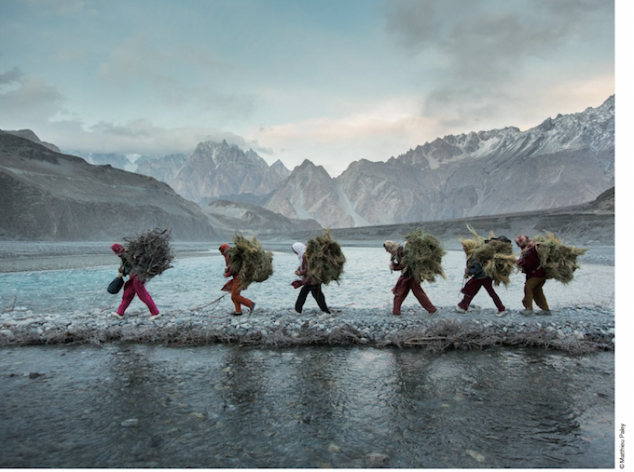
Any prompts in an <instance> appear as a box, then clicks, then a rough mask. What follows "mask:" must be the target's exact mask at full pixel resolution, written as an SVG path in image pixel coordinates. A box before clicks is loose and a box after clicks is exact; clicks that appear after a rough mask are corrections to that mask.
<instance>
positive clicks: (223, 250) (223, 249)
mask: <svg viewBox="0 0 634 472" xmlns="http://www.w3.org/2000/svg"><path fill="white" fill-rule="evenodd" d="M229 249H231V246H229V245H228V244H222V245H220V247H219V248H218V250H219V251H220V254H222V255H223V256H226V255H227V251H228V250H229Z"/></svg>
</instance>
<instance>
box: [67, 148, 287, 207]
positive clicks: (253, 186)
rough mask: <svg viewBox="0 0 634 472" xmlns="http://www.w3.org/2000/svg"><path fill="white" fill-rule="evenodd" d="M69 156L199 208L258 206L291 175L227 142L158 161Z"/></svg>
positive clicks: (119, 156) (120, 156) (121, 156)
mask: <svg viewBox="0 0 634 472" xmlns="http://www.w3.org/2000/svg"><path fill="white" fill-rule="evenodd" d="M72 154H74V155H78V156H80V157H83V158H84V159H86V161H88V162H90V163H91V164H97V165H103V164H110V165H112V166H113V167H117V168H119V169H124V170H128V171H130V172H136V173H138V174H143V175H149V176H150V177H154V178H155V179H158V180H160V181H162V182H165V183H166V184H168V185H169V186H170V187H172V188H173V189H174V190H176V192H178V193H179V194H180V195H181V196H183V197H185V198H187V199H188V200H191V201H193V202H196V203H198V204H199V205H200V206H201V207H204V206H205V205H207V204H208V203H209V202H212V201H214V200H219V199H223V198H226V199H229V200H238V201H246V202H247V203H252V204H253V203H261V202H262V201H263V200H265V199H266V196H268V195H269V194H270V193H271V192H273V191H274V190H275V188H277V185H278V184H279V183H280V182H281V181H283V180H284V179H285V178H286V177H288V176H289V175H290V173H291V172H290V171H289V170H288V169H287V168H286V167H285V166H284V164H283V163H282V162H281V161H280V160H277V161H276V162H275V163H273V164H272V165H270V166H269V165H268V164H267V162H266V161H265V160H264V159H263V158H262V157H260V156H259V155H258V154H257V153H256V152H255V151H253V150H252V149H249V150H248V151H243V150H242V149H240V148H239V147H238V146H236V145H233V144H228V143H227V142H226V141H222V142H220V143H218V142H214V141H203V142H201V143H199V144H198V146H196V149H195V150H194V151H193V152H192V153H190V154H187V153H176V154H168V155H166V156H163V157H160V158H150V157H148V156H140V157H138V158H137V159H135V160H134V162H132V160H131V159H130V158H129V157H127V156H126V155H124V154H117V153H110V154H100V153H86V152H72Z"/></svg>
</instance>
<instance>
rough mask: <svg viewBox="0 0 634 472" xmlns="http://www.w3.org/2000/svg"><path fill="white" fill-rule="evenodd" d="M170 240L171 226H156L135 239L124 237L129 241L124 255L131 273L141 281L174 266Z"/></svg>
mask: <svg viewBox="0 0 634 472" xmlns="http://www.w3.org/2000/svg"><path fill="white" fill-rule="evenodd" d="M170 240H171V233H170V230H169V228H167V229H164V230H161V229H158V228H154V229H153V230H151V231H147V232H145V233H143V234H141V235H138V236H136V238H134V239H133V238H124V241H125V242H126V243H127V244H126V252H125V255H124V257H125V258H126V260H127V262H128V264H129V265H130V268H131V270H130V273H131V274H135V275H136V276H137V278H138V279H139V280H141V281H147V280H150V279H151V278H153V277H156V276H157V275H161V274H162V273H163V272H165V271H166V270H167V269H169V268H171V267H173V266H172V260H173V259H174V255H173V253H172V247H171V245H170Z"/></svg>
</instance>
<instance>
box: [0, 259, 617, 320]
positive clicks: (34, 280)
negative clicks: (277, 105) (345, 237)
mask: <svg viewBox="0 0 634 472" xmlns="http://www.w3.org/2000/svg"><path fill="white" fill-rule="evenodd" d="M344 253H345V255H346V258H347V262H346V266H345V273H344V276H343V278H342V280H341V284H340V285H337V284H334V283H333V284H330V285H329V286H325V287H324V293H325V295H326V298H327V301H328V304H329V306H331V307H333V308H342V307H347V306H352V307H355V308H378V309H383V310H385V311H386V312H387V313H389V310H390V309H391V306H392V293H391V289H392V287H393V286H394V284H395V283H396V280H397V278H398V273H397V272H390V270H389V269H388V268H387V266H388V263H389V256H388V254H387V253H386V252H385V251H384V250H383V248H381V247H379V248H359V247H344ZM216 254H217V251H216V250H214V251H212V252H211V253H210V255H209V256H208V257H197V258H192V259H178V260H176V261H175V262H174V268H173V269H170V270H168V271H167V272H165V273H164V274H163V275H161V276H160V277H156V278H155V279H153V280H152V281H150V282H149V283H148V290H149V292H150V293H151V295H152V297H153V298H154V301H155V302H156V304H157V306H158V307H159V309H160V310H161V311H163V312H164V313H169V311H170V310H179V309H193V308H196V307H199V306H202V305H205V304H208V303H209V302H211V301H213V300H214V299H216V298H217V297H219V296H220V295H222V292H220V288H221V287H222V286H223V285H224V283H225V282H226V279H224V278H223V276H222V273H223V269H224V260H223V258H221V257H220V256H216ZM274 254H275V256H274V259H273V263H274V269H275V272H274V274H273V276H272V277H271V278H270V279H269V280H267V281H266V282H264V283H259V284H258V283H256V284H252V285H251V286H250V287H249V289H248V290H247V291H245V292H244V295H245V296H247V297H248V298H251V299H253V300H255V301H257V303H258V306H259V307H261V308H272V309H277V308H291V307H293V306H294V304H295V299H296V298H297V291H296V290H294V289H293V288H292V287H291V286H290V283H291V282H292V281H293V280H294V279H295V278H296V277H295V275H294V271H295V269H296V267H297V257H296V256H295V255H293V254H292V253H291V251H290V248H289V251H288V252H275V253H274ZM464 264H465V257H464V254H463V253H462V252H458V251H448V253H447V255H446V256H445V258H444V259H443V267H444V268H445V272H446V273H447V277H448V280H446V281H445V280H443V279H442V278H440V280H438V281H437V282H435V283H433V284H429V283H424V284H423V287H424V289H425V291H426V292H427V294H428V295H429V297H430V299H431V300H432V302H433V303H434V304H435V305H437V306H440V307H442V306H453V305H456V304H457V303H458V302H459V301H460V298H461V296H460V289H461V288H462V285H463V283H464V279H463V272H464ZM117 268H118V263H117V258H116V257H115V256H114V255H113V258H112V265H111V266H109V267H93V268H86V269H69V270H53V271H42V272H19V273H5V274H0V307H7V306H12V305H13V304H14V303H15V304H16V305H17V306H18V307H24V308H25V309H31V310H33V311H35V312H45V313H51V312H52V313H65V312H73V311H75V310H79V311H84V312H86V311H88V312H91V311H93V310H94V311H96V312H99V311H102V310H114V309H116V307H117V306H118V305H119V303H120V301H121V296H120V294H119V295H110V294H108V293H107V292H106V287H107V285H108V283H109V282H110V281H111V280H112V279H113V278H114V277H115V276H116V274H117ZM523 284H524V275H523V274H519V273H517V274H515V275H514V276H513V277H512V280H511V284H510V285H509V287H508V288H505V287H504V286H501V287H499V288H497V289H496V290H497V292H498V294H499V295H500V298H501V299H502V301H503V302H504V304H505V305H506V307H507V308H509V309H521V308H522V303H521V300H522V298H523ZM544 291H545V293H546V297H547V298H548V301H549V304H550V306H551V308H557V307H562V306H571V305H577V304H580V305H595V304H598V305H612V304H613V299H614V266H608V265H599V264H584V263H583V262H582V264H581V269H579V270H578V271H577V272H576V273H575V280H574V281H573V282H572V283H570V284H568V285H566V286H564V285H562V284H560V283H558V282H554V281H551V282H548V283H547V284H546V286H545V288H544ZM473 305H474V306H480V307H482V308H487V309H494V305H493V302H492V301H491V299H490V298H489V296H488V295H487V294H486V293H485V292H484V291H483V292H482V293H481V294H478V296H477V297H476V298H475V299H474V303H473ZM404 306H405V307H406V308H407V307H409V306H416V307H418V305H417V302H416V300H415V299H414V297H413V296H410V297H408V299H407V300H406V301H405V304H404ZM306 307H307V308H314V307H315V305H314V301H313V300H312V299H310V298H309V300H308V302H307V305H306ZM218 309H220V310H224V311H226V312H228V311H232V309H233V305H232V304H231V301H230V300H229V297H225V299H224V300H223V301H222V303H221V305H220V306H218ZM130 310H132V311H135V310H140V311H141V312H143V313H145V312H146V311H147V308H146V307H145V305H143V303H141V302H140V301H139V300H138V299H136V298H135V300H134V301H133V302H132V305H131V306H130Z"/></svg>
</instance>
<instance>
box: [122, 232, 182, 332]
mask: <svg viewBox="0 0 634 472" xmlns="http://www.w3.org/2000/svg"><path fill="white" fill-rule="evenodd" d="M125 242H126V243H127V246H125V247H124V246H123V245H121V244H118V243H117V244H113V245H112V247H111V249H112V251H113V252H114V253H115V254H117V255H118V256H119V258H120V259H121V266H120V267H119V275H118V277H124V276H126V275H129V276H130V278H129V279H128V280H127V282H126V283H125V285H124V286H123V297H122V299H121V305H119V308H118V309H117V311H116V312H114V313H112V316H114V317H116V318H123V317H124V314H125V311H126V309H127V308H128V307H129V306H130V303H132V300H133V299H134V296H135V295H138V296H139V299H140V300H141V301H142V302H143V303H145V304H146V305H147V307H148V309H149V310H150V319H151V320H156V319H157V318H158V317H159V316H161V315H160V313H159V310H158V308H157V307H156V304H155V303H154V300H152V297H151V296H150V294H149V293H148V291H147V289H146V288H145V284H146V282H147V281H148V280H150V279H152V278H153V277H156V276H157V275H161V274H162V273H163V272H164V271H166V270H167V269H169V268H171V267H172V264H171V262H172V260H173V259H174V256H173V255H172V248H171V246H170V234H169V231H168V230H159V229H154V230H152V231H148V232H146V233H143V234H142V235H140V236H137V237H136V238H135V239H130V238H126V239H125Z"/></svg>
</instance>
